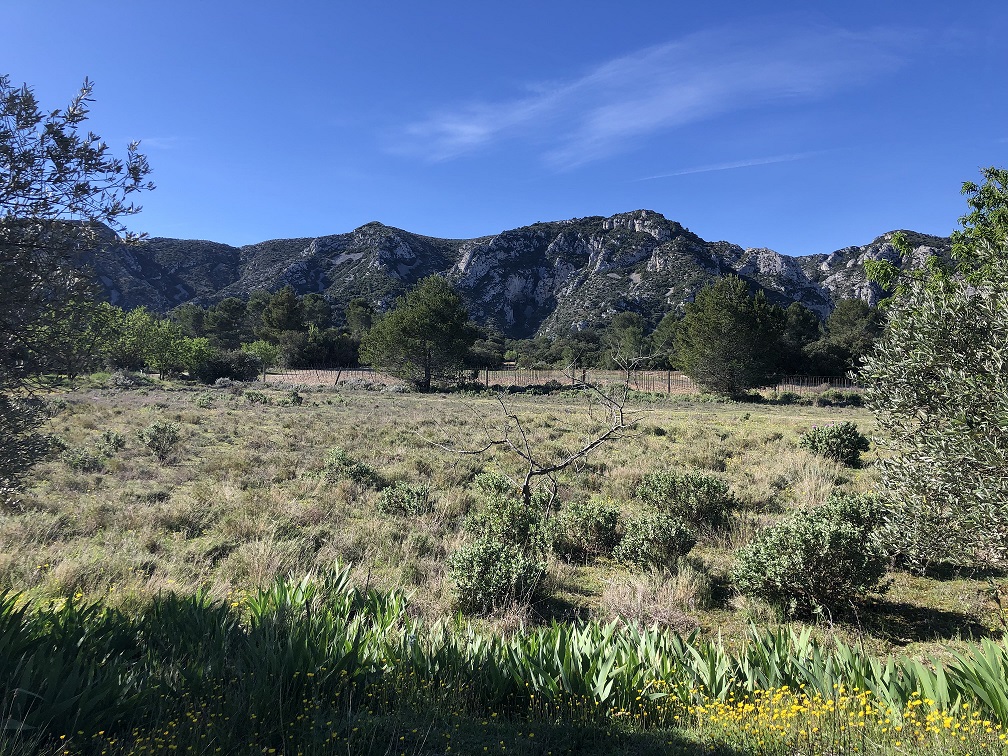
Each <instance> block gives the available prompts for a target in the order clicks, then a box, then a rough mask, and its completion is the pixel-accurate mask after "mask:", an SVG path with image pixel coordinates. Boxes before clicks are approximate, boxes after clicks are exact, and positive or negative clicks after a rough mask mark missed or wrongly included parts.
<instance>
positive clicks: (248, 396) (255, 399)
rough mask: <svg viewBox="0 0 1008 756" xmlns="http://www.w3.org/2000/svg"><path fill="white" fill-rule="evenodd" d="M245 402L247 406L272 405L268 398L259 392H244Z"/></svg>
mask: <svg viewBox="0 0 1008 756" xmlns="http://www.w3.org/2000/svg"><path fill="white" fill-rule="evenodd" d="M245 401H246V402H248V403H249V404H263V405H266V404H272V403H273V402H272V401H270V398H269V397H268V396H266V394H264V393H263V392H261V391H246V392H245Z"/></svg>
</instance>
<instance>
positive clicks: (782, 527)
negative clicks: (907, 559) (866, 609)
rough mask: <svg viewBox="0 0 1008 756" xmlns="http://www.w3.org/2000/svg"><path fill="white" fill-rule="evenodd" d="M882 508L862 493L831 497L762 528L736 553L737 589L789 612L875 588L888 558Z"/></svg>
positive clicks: (843, 602) (803, 612) (837, 604)
mask: <svg viewBox="0 0 1008 756" xmlns="http://www.w3.org/2000/svg"><path fill="white" fill-rule="evenodd" d="M883 524H884V514H883V510H882V509H881V507H879V505H878V504H877V503H876V502H875V501H874V500H873V499H871V498H868V497H866V496H852V495H845V496H834V497H833V498H832V499H830V501H829V502H827V503H826V504H824V505H822V506H821V507H818V508H816V509H810V510H802V511H798V512H795V513H793V514H792V515H791V516H790V517H788V518H786V519H784V520H781V521H780V522H778V523H777V524H776V525H773V526H771V527H769V528H767V529H765V530H764V531H763V532H762V533H761V534H760V535H758V536H757V537H756V538H755V539H754V540H753V541H751V542H750V543H749V544H747V545H746V546H745V547H744V548H743V549H742V551H741V552H740V553H739V555H738V559H737V561H736V563H735V566H734V569H733V572H732V580H733V582H734V583H735V586H736V588H738V590H739V592H740V593H743V594H745V595H747V596H750V597H753V598H759V599H763V600H764V601H767V602H768V603H770V604H773V605H775V606H777V607H779V608H781V609H782V610H784V611H785V612H786V613H787V614H789V615H797V616H809V615H810V614H812V613H813V612H815V611H818V610H820V609H829V610H835V609H842V608H844V607H845V606H847V605H849V603H850V602H851V601H854V600H857V599H860V598H862V597H864V596H865V595H866V594H868V593H869V592H871V591H874V590H875V589H876V588H878V585H879V581H880V580H881V579H882V576H883V575H884V574H885V571H886V566H887V558H886V556H885V549H884V548H883V543H882V538H881V529H882V526H883Z"/></svg>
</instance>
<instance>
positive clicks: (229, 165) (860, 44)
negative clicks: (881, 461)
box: [0, 0, 1008, 254]
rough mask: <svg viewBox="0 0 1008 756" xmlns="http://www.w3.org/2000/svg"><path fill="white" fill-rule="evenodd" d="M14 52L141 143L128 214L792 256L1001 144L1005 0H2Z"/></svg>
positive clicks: (26, 78)
mask: <svg viewBox="0 0 1008 756" xmlns="http://www.w3.org/2000/svg"><path fill="white" fill-rule="evenodd" d="M0 21H2V23H3V27H4V30H5V33H4V38H5V39H4V45H3V46H2V48H0V72H5V73H8V74H9V75H10V76H11V78H12V79H13V80H14V81H15V82H16V83H21V82H27V83H28V84H29V85H30V86H32V87H33V88H34V89H35V92H36V95H37V96H38V97H39V99H40V100H41V102H42V104H43V106H44V107H45V108H47V109H48V108H56V107H60V106H62V105H64V104H65V103H66V102H67V101H68V100H69V98H70V96H71V95H72V93H73V92H74V91H75V90H76V89H77V87H79V85H80V83H81V81H82V80H83V78H84V77H85V76H88V77H90V78H91V79H92V80H93V81H94V82H95V84H96V88H95V103H94V105H93V107H92V117H91V120H90V121H89V124H88V125H89V126H90V127H91V128H92V129H93V130H94V131H96V132H97V133H99V134H101V135H102V136H103V137H104V138H105V139H106V141H108V142H109V143H110V144H111V145H112V146H113V147H115V148H116V149H117V150H118V151H119V152H124V147H125V145H126V144H127V143H128V142H129V141H130V140H132V139H140V140H141V141H142V151H144V152H145V153H146V154H147V156H148V158H149V160H150V163H151V165H152V167H153V175H152V178H153V180H154V181H155V183H156V184H157V189H156V190H155V191H154V192H152V193H150V194H147V195H145V196H144V197H143V198H142V203H143V205H144V210H143V212H142V213H141V214H140V215H138V216H136V217H135V218H132V219H130V222H129V226H130V227H131V228H132V229H133V230H137V231H147V232H148V233H150V234H151V235H152V236H175V237H182V238H200V239H212V240H215V241H221V242H226V243H230V244H246V243H252V242H256V241H261V240H264V239H271V238H278V237H291V236H318V235H324V234H330V233H342V232H345V231H349V230H351V229H353V228H355V227H357V226H359V225H361V224H363V223H366V222H368V221H372V220H380V221H382V222H383V223H387V224H389V225H393V226H398V227H401V228H405V229H408V230H410V231H415V232H418V233H423V234H429V235H432V236H443V237H454V238H460V237H472V236H482V235H487V234H493V233H497V232H499V231H501V230H504V229H507V228H514V227H517V226H522V225H527V224H529V223H533V222H535V221H539V220H557V219H562V218H571V217H581V216H587V215H610V214H613V213H617V212H623V211H628V210H634V209H639V208H648V209H652V210H656V211H658V212H661V213H663V214H664V215H665V216H666V217H668V218H671V219H674V220H678V221H679V222H680V223H682V224H683V225H684V226H686V227H688V228H689V229H691V230H692V231H694V232H696V233H697V234H699V235H700V236H702V237H704V238H705V239H709V240H717V239H725V240H728V241H732V242H735V243H738V244H741V245H743V246H746V247H770V248H773V249H776V250H778V251H781V252H784V253H787V254H808V253H814V252H828V251H832V250H834V249H837V248H839V247H842V246H846V245H850V244H864V243H867V242H869V241H870V240H872V239H873V238H874V237H876V236H878V235H879V234H881V233H884V232H885V231H889V230H892V229H894V228H911V229H914V230H918V231H922V232H925V233H935V234H947V233H948V232H950V231H951V230H952V229H953V228H955V226H956V219H957V218H958V216H959V215H961V214H962V213H963V210H964V208H965V205H964V203H963V200H962V198H961V196H960V195H959V187H960V185H961V183H962V182H963V181H965V180H971V179H975V178H977V177H978V175H979V174H978V169H979V168H981V167H982V166H987V165H999V166H1006V165H1008V4H1006V3H1002V2H999V1H997V0H986V1H984V2H973V1H971V0H960V1H958V2H955V3H949V2H939V1H937V0H934V1H931V0H918V1H917V2H882V1H881V0H876V1H875V2H858V1H857V0H854V1H849V2H818V3H813V2H808V0H804V1H803V2H793V3H787V2H777V3H773V2H765V3H753V2H751V1H750V2H718V1H717V0H712V1H710V2H705V3H697V2H692V3H678V2H634V1H633V0H627V1H625V2H620V3H598V2H591V1H590V0H581V1H580V2H542V1H540V2H524V1H523V0H509V1H508V2H496V3H489V2H479V1H478V0H477V1H476V2H473V0H469V2H465V3H461V2H434V1H433V0H432V1H431V2H425V3H421V2H416V0H412V1H411V2H391V1H389V2H380V3H349V2H306V1H305V2H299V1H298V0H289V1H288V2H283V3H281V2H252V1H248V0H246V1H245V2H222V1H219V0H218V1H215V2H205V1H204V2H190V1H189V0H175V2H171V3H166V2H157V3H155V2H144V1H142V0H141V1H140V2H136V1H135V0H134V1H133V2H118V1H116V0H105V1H101V2H92V3H82V2H79V0H74V1H71V0H48V1H47V2H45V3H42V2H38V1H37V0H30V1H29V0H4V2H3V3H2V4H0Z"/></svg>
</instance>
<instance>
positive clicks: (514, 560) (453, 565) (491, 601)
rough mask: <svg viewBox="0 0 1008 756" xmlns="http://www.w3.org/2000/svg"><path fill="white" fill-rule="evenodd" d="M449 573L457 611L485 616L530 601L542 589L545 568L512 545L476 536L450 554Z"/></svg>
mask: <svg viewBox="0 0 1008 756" xmlns="http://www.w3.org/2000/svg"><path fill="white" fill-rule="evenodd" d="M448 574H449V577H450V578H451V580H452V582H453V583H454V584H455V602H456V605H457V606H458V608H459V609H460V610H461V611H463V612H467V613H472V614H486V613H489V612H493V611H496V610H498V609H503V608H506V607H509V606H514V605H521V604H527V603H529V602H531V601H532V600H533V599H534V598H535V596H536V595H537V593H538V592H539V591H540V589H541V587H542V580H543V577H544V575H545V574H546V567H545V565H544V563H543V562H542V561H541V560H539V559H536V558H535V557H534V556H532V555H530V554H529V553H528V552H527V551H526V550H525V549H523V548H522V547H521V546H518V545H517V544H515V543H510V542H507V541H499V540H497V539H495V538H492V537H489V536H479V537H477V538H475V539H473V540H471V541H468V542H466V543H464V544H463V545H462V546H460V547H459V548H458V550H456V551H455V552H453V553H452V554H451V555H449V557H448Z"/></svg>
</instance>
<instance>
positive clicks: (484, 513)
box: [463, 496, 554, 556]
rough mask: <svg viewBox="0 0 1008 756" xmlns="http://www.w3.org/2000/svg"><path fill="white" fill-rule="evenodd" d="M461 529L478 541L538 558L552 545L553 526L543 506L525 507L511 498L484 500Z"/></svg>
mask: <svg viewBox="0 0 1008 756" xmlns="http://www.w3.org/2000/svg"><path fill="white" fill-rule="evenodd" d="M463 527H464V528H465V530H466V531H467V532H469V533H471V534H472V535H474V536H476V537H477V538H487V539H492V540H497V541H500V542H501V543H508V544H512V545H514V546H518V547H519V548H521V549H524V550H526V551H528V552H530V553H535V554H536V555H538V556H542V555H544V554H545V553H546V552H548V551H549V550H550V548H552V544H553V528H554V523H553V522H551V519H550V518H549V517H548V516H547V513H546V511H545V509H544V507H543V506H542V503H541V502H539V503H533V505H532V506H531V507H527V506H525V504H524V502H522V501H520V500H519V499H518V498H517V497H513V496H510V497H509V496H502V497H495V498H488V499H486V500H485V501H484V502H483V504H482V506H480V507H479V508H477V509H475V510H473V511H472V512H470V514H469V516H468V517H467V518H466V520H465V523H464V525H463Z"/></svg>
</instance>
